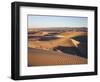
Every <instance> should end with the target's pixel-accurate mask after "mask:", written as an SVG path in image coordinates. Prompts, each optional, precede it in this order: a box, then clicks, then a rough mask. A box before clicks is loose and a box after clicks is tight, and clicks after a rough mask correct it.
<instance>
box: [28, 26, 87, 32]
mask: <svg viewBox="0 0 100 82" xmlns="http://www.w3.org/2000/svg"><path fill="white" fill-rule="evenodd" d="M28 30H41V31H87V27H54V28H53V27H48V28H29V29H28Z"/></svg>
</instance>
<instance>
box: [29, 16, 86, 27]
mask: <svg viewBox="0 0 100 82" xmlns="http://www.w3.org/2000/svg"><path fill="white" fill-rule="evenodd" d="M87 25H88V18H87V17H74V16H73V17H72V16H46V15H28V28H45V27H51V28H52V27H53V28H54V27H87Z"/></svg>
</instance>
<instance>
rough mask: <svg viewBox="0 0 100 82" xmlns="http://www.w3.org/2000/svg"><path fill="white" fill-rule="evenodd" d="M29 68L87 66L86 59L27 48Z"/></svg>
mask: <svg viewBox="0 0 100 82" xmlns="http://www.w3.org/2000/svg"><path fill="white" fill-rule="evenodd" d="M28 54H29V55H28V65H29V66H45V65H46V66H47V65H69V64H70V65H71V64H87V59H85V58H82V57H79V56H74V55H72V54H64V53H58V52H55V51H45V50H40V49H34V48H29V50H28Z"/></svg>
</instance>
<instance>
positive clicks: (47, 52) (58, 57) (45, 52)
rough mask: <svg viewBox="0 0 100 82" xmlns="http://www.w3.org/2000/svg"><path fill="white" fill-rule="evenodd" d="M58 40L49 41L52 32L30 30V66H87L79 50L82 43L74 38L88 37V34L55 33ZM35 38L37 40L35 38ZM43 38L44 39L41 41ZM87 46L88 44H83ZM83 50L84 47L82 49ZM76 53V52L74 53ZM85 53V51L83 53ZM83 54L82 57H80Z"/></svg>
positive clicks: (81, 32)
mask: <svg viewBox="0 0 100 82" xmlns="http://www.w3.org/2000/svg"><path fill="white" fill-rule="evenodd" d="M55 33H57V35H56V38H54V37H53V39H50V40H49V39H47V40H46V38H48V37H51V36H48V35H49V34H51V32H50V33H49V32H47V31H40V30H35V31H34V29H33V30H29V34H28V66H48V65H75V64H87V63H88V62H87V58H86V57H82V55H83V54H81V53H80V52H78V51H77V50H79V49H78V47H79V45H80V44H81V41H79V40H77V39H74V38H73V37H75V38H77V37H87V32H84V31H70V32H68V31H67V32H66V31H64V32H55ZM34 37H35V38H34ZM41 38H42V39H41ZM81 45H85V46H86V44H83V43H82V44H81ZM81 48H82V49H83V47H81ZM74 51H76V52H74ZM83 52H84V51H83ZM80 54H81V55H80Z"/></svg>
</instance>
